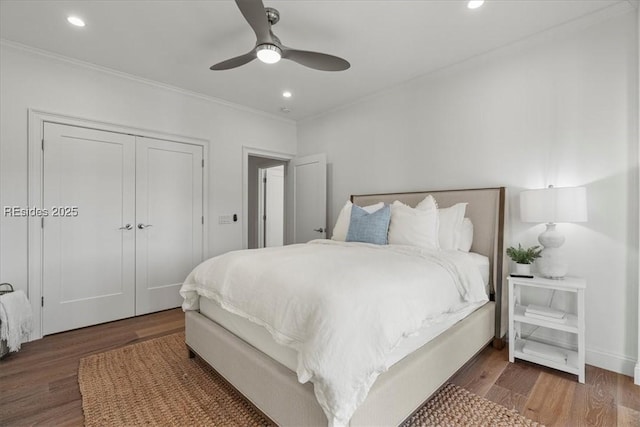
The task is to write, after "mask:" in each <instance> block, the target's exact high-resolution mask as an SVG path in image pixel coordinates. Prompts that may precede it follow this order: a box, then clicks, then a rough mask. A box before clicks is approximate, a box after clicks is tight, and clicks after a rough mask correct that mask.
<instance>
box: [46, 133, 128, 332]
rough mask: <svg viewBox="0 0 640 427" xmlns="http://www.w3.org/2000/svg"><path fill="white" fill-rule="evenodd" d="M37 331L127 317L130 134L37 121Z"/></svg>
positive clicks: (48, 330) (69, 327)
mask: <svg viewBox="0 0 640 427" xmlns="http://www.w3.org/2000/svg"><path fill="white" fill-rule="evenodd" d="M43 150H44V153H43V154H44V183H43V184H44V186H43V188H44V196H43V206H42V208H43V209H47V211H48V212H47V215H46V216H44V218H43V277H42V279H43V297H44V300H43V334H45V335H46V334H52V333H55V332H60V331H64V330H69V329H74V328H79V327H83V326H88V325H94V324H97V323H103V322H108V321H111V320H116V319H121V318H124V317H130V316H133V315H134V309H135V307H134V278H135V273H134V262H135V259H134V254H135V252H134V251H135V231H134V229H133V222H134V213H135V212H134V209H135V187H134V185H135V137H133V136H130V135H125V134H118V133H112V132H104V131H98V130H93V129H86V128H79V127H74V126H67V125H60V124H53V123H45V124H44V142H43Z"/></svg>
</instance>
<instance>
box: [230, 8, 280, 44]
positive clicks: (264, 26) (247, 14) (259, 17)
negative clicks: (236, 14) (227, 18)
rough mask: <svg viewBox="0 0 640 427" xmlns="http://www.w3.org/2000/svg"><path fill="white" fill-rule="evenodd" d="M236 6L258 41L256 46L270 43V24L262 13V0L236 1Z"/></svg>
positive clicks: (263, 12)
mask: <svg viewBox="0 0 640 427" xmlns="http://www.w3.org/2000/svg"><path fill="white" fill-rule="evenodd" d="M236 4H237V5H238V8H239V9H240V12H242V15H243V16H244V19H246V20H247V22H248V23H249V25H250V26H251V28H253V31H254V32H255V33H256V37H257V39H258V43H257V44H262V43H268V42H272V39H271V24H269V20H268V19H267V14H266V13H265V11H264V4H262V0H236Z"/></svg>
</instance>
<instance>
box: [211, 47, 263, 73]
mask: <svg viewBox="0 0 640 427" xmlns="http://www.w3.org/2000/svg"><path fill="white" fill-rule="evenodd" d="M254 59H256V52H255V49H254V50H252V51H251V52H249V53H245V54H244V55H240V56H236V57H235V58H231V59H227V60H226V61H222V62H219V63H217V64H216V65H212V66H211V67H209V69H210V70H214V71H219V70H229V69H231V68H236V67H239V66H241V65H244V64H246V63H248V62H251V61H253V60H254Z"/></svg>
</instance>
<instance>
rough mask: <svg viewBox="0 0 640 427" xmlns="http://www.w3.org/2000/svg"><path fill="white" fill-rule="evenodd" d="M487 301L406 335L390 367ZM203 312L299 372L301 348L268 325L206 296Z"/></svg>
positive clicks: (394, 352)
mask: <svg viewBox="0 0 640 427" xmlns="http://www.w3.org/2000/svg"><path fill="white" fill-rule="evenodd" d="M484 304H486V302H485V303H478V304H471V305H470V306H468V307H466V308H465V309H463V310H461V311H458V312H456V313H447V314H445V315H443V316H442V317H441V318H440V319H439V321H438V322H437V323H435V324H431V325H428V326H425V327H423V328H422V329H421V330H420V331H419V332H418V333H416V334H414V335H411V336H408V337H406V338H404V339H403V340H402V341H400V343H399V344H398V346H397V347H396V348H395V349H394V350H393V351H392V352H391V353H390V354H389V356H388V357H387V360H386V366H387V369H388V368H390V367H391V366H393V365H394V364H396V363H397V362H399V361H400V360H402V359H403V358H404V357H405V356H407V355H409V354H411V353H412V352H414V351H415V350H417V349H418V348H420V347H422V346H423V345H425V344H426V343H428V342H429V341H431V340H432V339H434V338H435V337H437V336H438V335H440V334H441V333H443V332H444V331H446V330H447V329H449V328H450V327H451V326H453V325H455V324H456V323H457V322H458V321H460V320H462V319H464V318H465V317H467V316H468V315H469V314H471V313H473V312H474V311H475V310H476V309H478V308H479V307H481V306H482V305H484ZM200 313H202V314H203V315H204V316H205V317H207V318H209V319H211V320H213V321H214V322H216V323H218V324H219V325H221V326H222V327H224V328H225V329H227V330H228V331H229V332H231V333H233V334H234V335H236V336H238V337H239V338H241V339H242V340H244V341H245V342H247V343H249V344H251V345H252V346H253V347H255V348H257V349H258V350H260V351H262V352H263V353H265V354H266V355H268V356H269V357H271V358H272V359H274V360H276V361H277V362H279V363H281V364H282V365H284V366H286V367H287V368H289V369H290V370H292V371H294V372H295V371H296V366H297V363H298V360H297V358H298V353H297V351H296V350H294V349H292V348H290V347H285V346H283V345H280V344H278V343H276V342H275V341H274V339H273V338H272V337H271V334H270V333H269V332H268V331H267V330H266V329H265V328H264V327H262V326H260V325H257V324H255V323H253V322H251V321H249V320H247V319H244V318H242V317H240V316H237V315H235V314H233V313H230V312H228V311H226V310H225V309H223V308H222V307H220V305H219V304H218V303H217V302H215V301H212V300H210V299H208V298H205V297H202V296H201V297H200Z"/></svg>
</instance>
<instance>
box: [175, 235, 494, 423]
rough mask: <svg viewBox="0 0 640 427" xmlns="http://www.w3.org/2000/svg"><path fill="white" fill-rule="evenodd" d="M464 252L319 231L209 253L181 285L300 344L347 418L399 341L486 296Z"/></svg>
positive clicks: (341, 417) (321, 392)
mask: <svg viewBox="0 0 640 427" xmlns="http://www.w3.org/2000/svg"><path fill="white" fill-rule="evenodd" d="M465 255H466V254H464V253H459V252H457V251H438V250H427V249H420V248H415V247H408V246H394V245H387V246H377V245H369V244H363V243H344V242H334V241H330V240H316V241H312V242H310V243H308V244H303V245H291V246H284V247H278V248H268V249H260V250H245V251H236V252H230V253H227V254H225V255H221V256H218V257H215V258H212V259H210V260H207V261H205V262H204V263H202V264H201V265H199V266H198V267H196V268H195V269H194V271H193V272H192V273H191V274H190V275H189V276H188V277H187V279H186V280H185V283H184V284H183V287H182V289H181V291H180V293H181V295H182V296H183V297H184V298H185V301H184V304H183V308H184V309H185V310H196V309H198V296H199V295H202V296H205V297H207V298H210V299H213V300H215V301H217V302H218V303H219V304H220V305H221V306H222V307H223V308H225V309H226V310H228V311H231V312H233V313H235V314H237V315H240V316H241V317H244V318H246V319H249V320H251V321H253V322H254V323H257V324H259V325H262V326H264V327H265V328H266V329H267V330H268V331H269V332H270V333H271V335H272V336H273V338H274V339H275V340H276V341H277V342H278V343H280V344H283V345H286V346H289V347H292V348H294V349H295V350H297V352H298V361H297V369H296V372H297V375H298V380H299V381H300V382H303V383H304V382H306V381H312V382H313V384H314V391H315V394H316V397H317V399H318V403H319V404H320V406H321V407H322V408H323V410H324V412H325V414H326V415H327V419H328V420H329V424H330V425H346V424H347V423H348V421H349V419H350V418H351V416H352V414H353V413H354V412H355V409H356V408H357V407H358V405H359V404H360V403H361V402H362V401H363V400H364V399H365V398H366V395H367V393H368V391H369V389H370V387H371V385H372V384H373V382H374V381H375V379H376V377H377V376H378V375H379V374H380V373H381V372H384V371H385V370H386V368H387V366H386V363H385V362H386V359H387V357H388V355H389V354H390V353H391V352H392V351H393V350H394V348H396V347H397V346H398V345H399V343H400V342H401V341H402V340H403V339H404V338H405V337H407V336H410V335H412V334H413V333H415V332H417V331H418V330H419V329H420V328H421V327H423V326H425V325H428V324H433V323H436V322H437V319H438V318H440V316H441V315H442V313H447V312H449V313H451V312H458V311H461V310H464V309H465V308H467V307H468V306H469V305H471V304H477V303H479V302H483V301H487V296H486V293H485V291H484V285H483V281H482V278H481V276H480V273H479V272H478V269H477V267H476V266H475V265H474V264H473V263H472V262H470V261H469V259H468V257H466V256H465Z"/></svg>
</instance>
